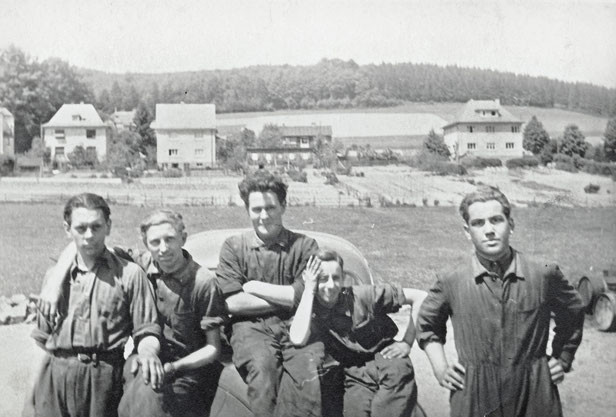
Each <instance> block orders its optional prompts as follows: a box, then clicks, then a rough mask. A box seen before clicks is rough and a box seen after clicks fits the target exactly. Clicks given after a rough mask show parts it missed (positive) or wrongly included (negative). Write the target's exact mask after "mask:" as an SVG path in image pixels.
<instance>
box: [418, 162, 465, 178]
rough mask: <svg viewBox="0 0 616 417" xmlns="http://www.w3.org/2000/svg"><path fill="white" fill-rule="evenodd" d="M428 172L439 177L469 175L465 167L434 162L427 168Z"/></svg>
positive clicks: (450, 163)
mask: <svg viewBox="0 0 616 417" xmlns="http://www.w3.org/2000/svg"><path fill="white" fill-rule="evenodd" d="M426 170H427V171H431V172H433V173H435V174H437V175H466V174H467V173H468V171H467V170H466V168H464V166H462V165H458V164H456V163H453V162H433V163H432V164H430V165H429V166H427V167H426Z"/></svg>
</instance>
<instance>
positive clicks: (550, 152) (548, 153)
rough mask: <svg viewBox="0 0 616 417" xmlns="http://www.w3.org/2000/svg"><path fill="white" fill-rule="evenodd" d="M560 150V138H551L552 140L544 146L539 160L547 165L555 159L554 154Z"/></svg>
mask: <svg viewBox="0 0 616 417" xmlns="http://www.w3.org/2000/svg"><path fill="white" fill-rule="evenodd" d="M557 151H558V140H556V139H550V141H549V142H548V143H547V145H545V146H544V147H543V149H542V150H541V153H540V154H539V160H540V161H541V163H542V164H543V165H547V164H549V163H550V162H553V161H554V155H555V154H556V152H557Z"/></svg>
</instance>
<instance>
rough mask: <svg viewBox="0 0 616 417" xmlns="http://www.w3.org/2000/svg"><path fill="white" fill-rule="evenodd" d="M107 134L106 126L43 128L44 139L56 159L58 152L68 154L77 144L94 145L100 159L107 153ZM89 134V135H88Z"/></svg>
mask: <svg viewBox="0 0 616 417" xmlns="http://www.w3.org/2000/svg"><path fill="white" fill-rule="evenodd" d="M107 134H108V129H107V128H106V127H91V128H84V127H60V126H58V127H45V128H43V139H44V143H45V146H46V147H49V148H50V149H51V159H52V160H53V159H55V157H56V154H58V155H61V154H62V153H63V154H64V155H65V156H67V155H68V154H69V153H71V152H73V150H74V149H75V148H76V147H77V146H83V148H84V149H88V148H90V147H94V148H95V149H96V155H97V156H98V159H99V160H102V159H104V158H105V156H106V155H107V139H108V138H107ZM88 136H89V137H88Z"/></svg>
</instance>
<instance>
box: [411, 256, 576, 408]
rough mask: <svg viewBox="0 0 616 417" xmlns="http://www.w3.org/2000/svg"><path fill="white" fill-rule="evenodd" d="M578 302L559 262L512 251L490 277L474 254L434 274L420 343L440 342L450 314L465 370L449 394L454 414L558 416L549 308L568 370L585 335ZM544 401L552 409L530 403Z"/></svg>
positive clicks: (555, 344)
mask: <svg viewBox="0 0 616 417" xmlns="http://www.w3.org/2000/svg"><path fill="white" fill-rule="evenodd" d="M583 308H584V307H583V304H582V300H581V299H580V297H579V295H578V293H577V291H576V290H575V289H574V288H573V287H572V286H571V284H570V283H569V282H568V281H567V280H566V279H565V277H564V276H563V274H562V272H561V271H560V269H559V268H558V266H556V265H545V264H540V263H535V262H532V261H530V260H528V259H526V258H525V257H524V256H523V255H522V254H521V253H519V252H517V251H514V256H513V260H512V261H511V263H510V264H509V267H508V269H507V270H506V271H505V273H504V274H503V278H502V280H500V279H492V278H491V273H490V272H489V271H488V270H486V268H485V267H484V266H483V265H482V264H481V263H480V262H479V260H478V259H477V257H476V255H475V254H473V255H472V256H471V257H469V258H468V259H467V260H466V261H465V262H464V263H463V264H462V265H461V266H460V267H459V268H458V269H457V270H455V271H453V272H450V273H448V274H446V275H444V276H442V277H438V278H437V280H436V283H435V284H434V286H433V287H432V288H431V289H430V291H429V293H428V296H427V298H426V299H425V300H424V302H423V304H422V307H421V309H420V311H419V318H418V320H417V340H418V342H419V345H420V347H421V348H422V349H423V348H424V347H425V345H426V344H427V343H430V342H438V343H442V344H444V343H445V336H446V322H447V320H448V319H449V317H451V319H452V323H453V329H454V338H455V345H456V350H457V352H458V358H459V362H460V363H461V364H462V365H463V366H464V367H465V368H466V371H467V372H466V375H465V387H464V389H463V390H461V391H456V392H454V393H453V394H452V397H451V401H452V403H451V410H452V416H453V415H456V416H458V415H459V416H464V415H473V416H474V415H487V414H490V413H494V412H495V410H497V411H498V410H500V411H503V410H505V411H506V410H514V411H511V413H510V414H506V415H515V416H523V415H528V416H531V415H546V416H547V415H560V412H559V410H560V402H559V401H558V395H557V394H556V395H555V394H554V393H555V392H556V388H555V386H553V384H552V383H551V379H550V373H549V368H548V366H547V357H546V347H547V343H548V336H549V329H550V315H551V313H554V321H555V323H556V327H555V329H554V332H555V335H554V338H553V341H552V356H554V357H557V358H560V359H561V361H562V362H563V366H564V367H565V369H567V368H569V367H570V364H571V362H572V361H573V357H574V355H575V351H576V350H577V348H578V346H579V344H580V342H581V340H582V329H583V324H584V312H583ZM530 387H532V388H530ZM544 406H545V407H552V408H553V410H554V411H553V412H550V413H547V414H546V413H543V414H542V413H539V414H536V413H537V412H538V408H535V407H544ZM533 413H534V414H533ZM490 415H492V414H490ZM493 415H502V414H499V413H496V414H493Z"/></svg>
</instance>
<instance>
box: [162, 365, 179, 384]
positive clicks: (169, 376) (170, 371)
mask: <svg viewBox="0 0 616 417" xmlns="http://www.w3.org/2000/svg"><path fill="white" fill-rule="evenodd" d="M163 370H164V371H165V381H173V380H174V379H175V375H176V373H177V368H176V367H175V364H174V362H167V363H166V364H165V365H164V366H163Z"/></svg>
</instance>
